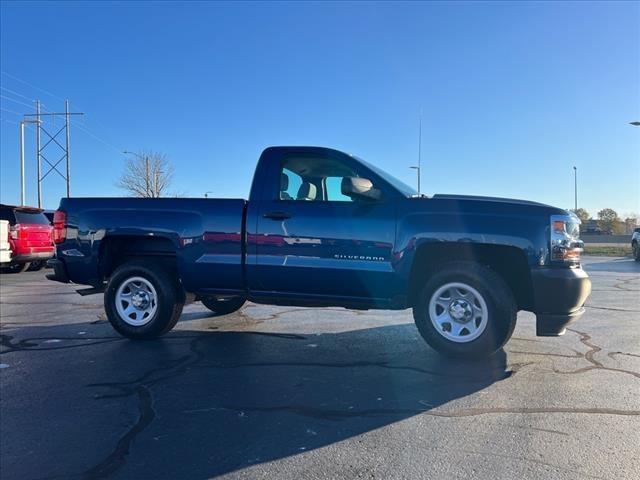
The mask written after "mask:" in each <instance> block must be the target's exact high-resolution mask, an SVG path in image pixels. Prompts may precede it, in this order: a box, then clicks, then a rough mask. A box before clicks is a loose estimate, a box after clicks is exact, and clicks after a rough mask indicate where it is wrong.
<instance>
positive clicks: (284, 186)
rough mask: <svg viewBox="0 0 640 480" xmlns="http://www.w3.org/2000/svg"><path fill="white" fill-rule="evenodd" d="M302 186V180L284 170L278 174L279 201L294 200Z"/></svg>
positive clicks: (298, 176)
mask: <svg viewBox="0 0 640 480" xmlns="http://www.w3.org/2000/svg"><path fill="white" fill-rule="evenodd" d="M300 185H302V178H301V177H300V175H298V174H297V173H294V172H292V171H291V170H288V169H286V168H283V169H282V172H281V173H280V200H295V199H296V196H297V195H298V191H299V190H300Z"/></svg>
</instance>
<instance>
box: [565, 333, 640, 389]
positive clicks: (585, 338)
mask: <svg viewBox="0 0 640 480" xmlns="http://www.w3.org/2000/svg"><path fill="white" fill-rule="evenodd" d="M567 330H568V331H570V332H573V333H575V334H577V335H578V336H579V337H580V342H581V343H582V344H583V345H586V346H587V347H589V350H588V351H587V352H586V353H585V354H584V359H585V360H586V361H587V362H589V363H590V364H591V365H589V366H586V367H583V368H579V369H577V370H570V371H565V370H558V369H557V368H555V367H554V368H553V371H554V373H559V374H567V375H568V374H579V373H585V372H589V371H591V370H605V371H608V372H617V373H624V374H626V375H632V376H634V377H636V378H640V373H639V372H634V371H633V370H626V369H622V368H613V367H606V366H605V365H603V364H602V363H601V362H599V361H598V360H596V359H595V358H593V357H594V355H595V354H596V353H598V352H600V351H602V347H600V346H598V345H596V344H595V343H593V342H592V341H591V335H589V334H588V333H586V332H580V331H578V330H574V329H572V328H567Z"/></svg>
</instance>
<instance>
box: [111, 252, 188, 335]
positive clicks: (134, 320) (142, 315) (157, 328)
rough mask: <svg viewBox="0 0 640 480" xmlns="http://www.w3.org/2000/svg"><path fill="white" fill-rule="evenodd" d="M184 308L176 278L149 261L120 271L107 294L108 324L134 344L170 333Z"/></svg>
mask: <svg viewBox="0 0 640 480" xmlns="http://www.w3.org/2000/svg"><path fill="white" fill-rule="evenodd" d="M183 305H184V295H182V292H181V291H180V287H179V284H178V279H177V278H176V276H175V274H172V273H171V272H170V270H169V269H166V268H163V267H161V266H159V265H157V264H154V263H151V262H148V261H133V262H129V263H125V264H124V265H121V266H120V267H118V268H117V269H116V271H115V272H114V273H113V275H111V278H110V279H109V283H108V284H107V289H106V291H105V294H104V308H105V311H106V312H107V318H109V322H111V325H112V326H113V328H115V329H116V331H117V332H118V333H120V334H121V335H123V336H125V337H128V338H131V339H134V340H146V339H151V338H156V337H159V336H161V335H164V334H165V333H167V332H168V331H169V330H171V329H172V328H173V327H174V326H175V324H176V323H177V322H178V319H179V318H180V314H181V313H182V307H183Z"/></svg>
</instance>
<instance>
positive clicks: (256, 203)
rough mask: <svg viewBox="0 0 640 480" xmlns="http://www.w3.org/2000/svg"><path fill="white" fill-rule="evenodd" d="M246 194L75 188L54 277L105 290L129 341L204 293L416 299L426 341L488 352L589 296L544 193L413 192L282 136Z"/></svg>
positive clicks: (209, 301) (574, 236)
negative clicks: (284, 143) (527, 321)
mask: <svg viewBox="0 0 640 480" xmlns="http://www.w3.org/2000/svg"><path fill="white" fill-rule="evenodd" d="M249 198H250V199H249V201H246V200H232V199H230V200H222V199H219V200H218V199H175V198H164V199H131V198H64V199H62V201H61V203H60V208H59V210H58V211H56V213H55V218H54V229H55V232H54V237H55V240H56V242H57V244H58V249H57V259H56V260H53V261H51V263H53V264H54V268H55V273H54V274H52V275H51V276H50V277H51V279H53V280H58V281H63V282H68V281H73V282H75V283H79V284H85V285H90V286H91V287H92V288H90V289H86V290H84V291H83V293H97V292H104V294H105V295H104V304H105V309H106V312H107V316H108V318H109V320H110V322H111V324H112V325H113V327H114V328H115V329H116V330H117V331H118V332H120V333H121V334H122V335H125V336H127V337H130V338H135V339H146V338H152V337H157V336H160V335H162V334H164V333H166V332H168V331H169V330H171V328H173V326H174V325H175V324H176V322H177V321H178V318H179V316H180V313H181V311H182V307H183V304H184V303H185V301H186V299H187V298H188V294H192V295H194V296H195V298H196V299H199V300H201V301H202V302H203V303H204V305H205V306H207V307H208V308H209V309H211V310H213V311H214V312H215V313H217V314H224V313H229V312H232V311H234V310H237V309H238V308H240V307H241V306H242V304H243V303H244V302H245V300H247V299H249V300H251V301H253V302H257V303H268V304H277V305H302V306H336V305H337V306H343V307H350V308H357V309H370V308H376V309H405V308H413V313H414V318H415V322H416V325H417V327H418V329H419V331H420V333H421V334H422V336H423V337H424V339H425V340H426V341H427V342H428V343H429V344H430V345H431V346H432V347H434V348H435V349H437V350H438V351H440V352H442V353H444V354H447V355H454V356H478V355H488V354H491V353H493V352H495V351H496V350H497V349H499V348H500V347H502V345H504V343H505V342H506V341H507V340H508V339H509V337H510V336H511V334H512V332H513V329H514V327H515V322H516V313H517V311H518V310H520V309H523V310H529V311H532V312H534V313H535V314H536V316H537V333H538V335H543V336H552V335H561V334H562V333H564V331H565V326H566V325H567V324H568V323H569V322H571V321H573V320H575V319H577V318H579V317H580V316H581V315H582V314H583V312H584V308H583V304H584V302H585V300H586V298H587V296H588V295H589V292H590V288H591V287H590V285H591V284H590V281H589V278H588V277H587V274H586V273H585V272H584V271H583V270H582V268H581V267H580V253H581V251H582V242H581V241H580V240H579V239H578V232H579V224H580V221H579V220H578V219H577V218H576V217H575V216H573V215H571V214H569V213H568V212H567V211H565V210H562V209H559V208H554V207H550V206H547V205H542V204H538V203H533V202H526V201H520V200H506V199H500V198H482V197H469V196H460V195H435V196H433V197H431V198H428V197H425V196H420V195H417V194H416V192H415V191H414V190H413V189H412V188H410V187H408V186H406V185H404V184H403V183H402V182H400V181H398V180H396V179H395V178H393V177H391V176H390V175H388V174H386V173H384V172H383V171H381V170H379V169H378V168H376V167H374V166H373V165H370V164H368V163H366V162H364V161H363V160H360V159H358V158H356V157H354V156H351V155H347V154H345V153H342V152H339V151H336V150H332V149H327V148H317V147H272V148H268V149H266V150H265V151H264V152H263V154H262V156H261V157H260V160H259V162H258V165H257V168H256V172H255V175H254V179H253V184H252V187H251V195H250V197H249Z"/></svg>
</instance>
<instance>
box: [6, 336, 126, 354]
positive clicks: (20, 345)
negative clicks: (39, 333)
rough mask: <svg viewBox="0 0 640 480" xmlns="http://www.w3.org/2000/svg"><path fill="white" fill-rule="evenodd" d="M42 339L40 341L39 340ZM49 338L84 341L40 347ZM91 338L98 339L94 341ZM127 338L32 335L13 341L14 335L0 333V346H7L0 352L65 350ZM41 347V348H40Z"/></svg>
mask: <svg viewBox="0 0 640 480" xmlns="http://www.w3.org/2000/svg"><path fill="white" fill-rule="evenodd" d="M38 340H40V342H38ZM47 340H49V341H50V340H66V341H76V342H77V341H81V342H84V343H81V344H76V345H60V346H57V347H56V346H52V347H39V346H40V344H41V343H43V342H46V341H47ZM91 340H97V341H95V342H92V341H91ZM123 340H126V338H124V337H84V336H83V337H32V338H25V339H23V340H20V341H18V342H15V343H14V342H13V336H11V335H5V334H2V335H0V346H3V347H5V348H6V350H3V351H2V352H0V355H5V354H7V353H12V352H24V351H38V352H44V351H48V350H64V349H67V348H78V347H89V346H91V345H100V344H103V343H111V342H117V341H123ZM38 347H39V348H38Z"/></svg>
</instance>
